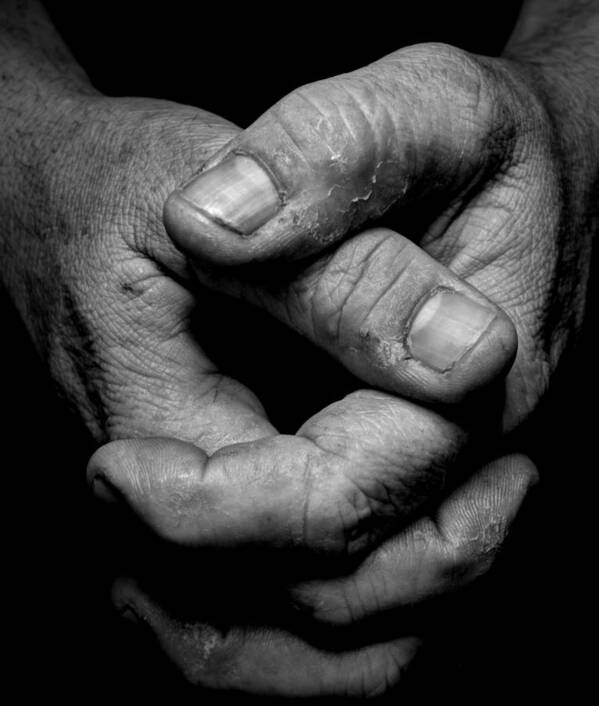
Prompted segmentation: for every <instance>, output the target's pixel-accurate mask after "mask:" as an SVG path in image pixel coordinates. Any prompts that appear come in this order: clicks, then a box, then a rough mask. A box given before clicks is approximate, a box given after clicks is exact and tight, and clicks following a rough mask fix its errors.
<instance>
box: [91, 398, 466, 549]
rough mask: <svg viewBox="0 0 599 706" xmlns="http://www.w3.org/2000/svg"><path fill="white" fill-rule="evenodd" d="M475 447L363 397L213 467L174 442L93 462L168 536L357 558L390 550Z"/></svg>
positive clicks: (399, 403) (144, 443)
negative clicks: (394, 537)
mask: <svg viewBox="0 0 599 706" xmlns="http://www.w3.org/2000/svg"><path fill="white" fill-rule="evenodd" d="M466 442H467V435H466V433H465V432H464V431H463V430H462V429H461V428H460V427H459V426H458V425H457V424H454V423H452V422H450V421H448V420H446V419H445V418H443V417H441V416H440V415H438V414H436V413H434V412H431V411H428V410H425V409H423V408H421V407H419V406H416V405H414V404H411V403H409V402H407V401H404V400H400V399H397V398H395V397H392V396H390V395H386V394H383V393H377V392H358V393H353V394H352V395H349V396H348V397H346V398H344V399H343V400H341V401H339V402H337V403H335V404H333V405H330V406H329V407H327V408H326V409H324V410H323V411H322V412H320V413H319V414H318V415H316V416H315V417H313V418H312V419H310V420H308V422H307V423H306V424H304V425H303V427H302V428H301V429H300V430H299V432H298V434H297V435H296V436H274V437H270V438H264V439H260V440H258V441H254V442H249V443H240V444H234V445H231V446H228V447H225V448H223V449H220V450H219V451H217V452H216V453H214V454H213V455H212V456H210V457H208V456H207V455H206V454H205V453H204V452H203V451H201V450H200V449H199V448H197V447H195V446H193V445H191V444H187V443H184V442H180V441H177V440H173V439H138V440H121V441H117V442H113V443H111V444H108V445H106V446H104V447H102V448H101V449H100V450H99V451H98V452H96V454H95V455H94V456H93V457H92V459H91V461H90V463H89V466H88V477H89V478H90V481H91V482H92V483H93V484H94V487H95V489H96V492H98V494H99V495H101V494H102V492H101V491H102V488H103V487H104V486H105V485H106V484H107V485H108V486H109V487H110V488H112V489H113V491H114V492H116V493H118V494H119V495H120V496H121V497H122V499H123V500H125V501H126V503H128V505H129V506H130V507H131V509H132V510H133V511H134V512H135V513H136V514H137V515H138V516H140V517H141V518H142V519H143V520H144V521H145V522H146V523H147V524H148V525H149V526H150V527H151V528H152V529H153V530H154V531H155V532H156V533H158V535H160V536H162V537H163V538H165V539H167V540H169V541H172V542H176V543H179V544H184V545H189V546H201V547H232V546H239V545H241V546H243V545H247V544H249V545H251V544H256V545H266V546H269V547H274V548H276V547H295V548H302V549H304V550H306V549H307V550H310V551H313V552H319V553H323V552H324V553H327V554H339V555H342V556H346V555H348V554H354V553H357V552H361V551H363V550H365V549H367V548H370V547H372V546H374V545H375V544H376V543H378V542H379V541H380V539H381V537H383V536H385V535H386V534H388V533H389V532H390V531H391V530H392V528H393V527H396V526H397V525H398V523H401V522H405V521H406V519H407V518H408V517H410V516H412V515H413V514H414V513H415V512H416V511H417V510H418V508H420V507H421V506H422V505H423V504H424V503H426V502H429V501H430V499H431V496H433V497H434V495H435V493H437V492H439V491H440V489H441V488H442V487H443V485H444V483H445V481H446V475H447V473H448V472H449V470H450V469H453V468H454V467H455V464H456V460H457V458H458V457H459V454H460V452H461V451H462V450H463V449H464V446H465V444H466Z"/></svg>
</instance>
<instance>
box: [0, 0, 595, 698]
mask: <svg viewBox="0 0 599 706" xmlns="http://www.w3.org/2000/svg"><path fill="white" fill-rule="evenodd" d="M48 5H49V7H50V9H51V10H52V14H53V17H54V18H55V20H56V21H57V24H58V26H59V28H60V30H61V32H62V33H63V35H64V36H65V38H66V39H67V42H68V44H69V46H70V47H71V48H72V50H73V52H74V53H75V55H76V57H77V58H78V59H79V61H80V62H81V63H82V64H83V66H84V67H85V68H86V69H87V71H88V73H89V75H90V77H91V79H92V81H93V83H94V84H95V85H96V86H97V87H98V88H99V89H100V90H102V91H104V92H106V93H108V94H111V95H151V96H156V97H162V98H169V99H172V100H176V101H180V102H185V103H189V104H194V105H199V106H201V107H203V108H206V109H208V110H212V111H213V112H215V113H218V114H220V115H223V116H225V117H227V118H229V119H230V120H232V121H234V122H237V123H238V124H240V125H242V126H243V125H246V124H248V123H249V122H250V121H251V120H252V119H253V118H255V117H257V116H258V115H259V114H260V113H261V112H262V111H263V110H264V109H266V108H267V107H268V106H269V105H270V104H271V103H272V102H273V101H274V100H276V99H277V98H279V97H281V96H282V95H284V94H285V93H286V92H288V91H289V90H291V89H292V88H294V87H295V86H297V85H300V84H302V83H305V82H307V81H310V80H313V79H316V78H322V77H326V76H328V75H332V74H335V73H339V72H342V71H347V70H351V69H353V68H357V67H358V66H360V65H361V64H363V63H365V62H367V61H371V60H374V59H376V58H377V57H379V56H381V55H384V54H385V53H388V52H390V51H393V50H394V49H396V48H398V47H400V46H402V45H404V44H408V43H413V42H416V41H429V40H432V41H445V42H449V43H453V44H457V45H459V46H462V47H464V48H467V49H470V50H472V51H476V52H481V53H487V54H493V53H497V52H499V51H500V49H501V46H502V44H503V42H504V41H505V39H506V37H507V35H508V32H509V27H510V25H511V23H512V21H513V18H514V16H515V13H516V10H517V6H518V3H517V2H503V3H480V2H479V3H471V4H468V3H459V2H456V3H447V2H446V3H433V2H419V3H407V2H405V3H396V4H393V5H391V4H389V3H384V4H383V3H372V2H371V3H368V4H366V5H363V6H356V7H354V8H353V9H351V10H350V9H349V5H348V6H345V7H341V8H340V9H339V10H338V12H337V13H332V12H330V14H328V15H326V16H325V15H324V14H323V7H322V6H323V4H322V3H321V7H319V6H314V7H312V6H308V5H299V4H296V5H280V6H275V7H273V8H271V9H269V10H268V11H265V10H260V11H258V10H257V9H256V8H253V7H252V6H249V5H248V6H244V8H242V9H239V8H233V7H228V6H227V7H225V6H224V4H223V6H219V7H215V6H213V5H211V6H210V7H204V6H201V5H200V3H193V4H192V3H183V2H170V3H165V4H164V6H163V7H162V9H161V10H160V11H159V10H152V9H150V7H143V6H141V5H135V4H133V3H126V2H124V1H123V2H113V1H108V2H106V1H105V2H102V3H99V2H97V3H96V2H89V3H78V4H77V5H76V6H75V4H73V6H71V7H69V8H68V10H67V9H65V6H66V4H65V3H59V2H54V3H49V4H48ZM195 6H197V9H193V10H192V9H190V8H191V7H195ZM471 27H475V28H477V29H476V31H472V29H471ZM473 36H474V39H472V37H473ZM592 300H593V297H591V301H592ZM593 306H594V305H593ZM593 306H591V311H590V312H589V316H588V318H587V321H588V330H587V332H586V333H585V338H584V340H583V345H582V346H581V349H580V351H579V352H578V353H577V355H576V358H575V359H574V360H573V361H570V363H571V367H570V370H569V372H568V374H567V375H565V376H564V378H563V379H562V380H560V381H559V384H558V385H556V390H555V392H554V394H553V395H552V397H551V398H550V399H549V400H547V403H546V408H545V409H544V410H543V411H542V413H541V415H540V417H539V419H538V423H537V425H536V426H535V428H534V429H530V430H528V433H529V438H530V439H532V442H531V448H532V452H533V456H534V458H535V461H536V462H537V463H538V465H539V467H540V469H541V473H542V479H543V482H542V484H541V486H540V487H539V489H538V490H537V491H536V493H535V497H534V499H533V500H532V501H531V503H530V506H529V511H528V513H527V514H526V517H525V518H524V520H522V521H521V522H520V524H519V526H518V527H517V528H516V530H515V532H514V534H513V535H512V537H511V540H510V541H509V543H508V546H507V548H506V550H505V551H504V553H503V554H502V556H501V557H500V560H499V562H498V565H497V567H496V569H495V571H494V573H493V574H492V577H491V580H488V581H484V582H483V584H482V585H481V586H480V587H479V589H478V591H476V592H468V593H467V594H465V595H464V596H462V597H461V598H460V599H458V600H456V601H455V602H452V603H451V605H450V606H449V607H448V610H446V611H444V612H443V614H440V615H438V616H437V615H435V619H434V625H433V626H430V625H429V626H428V627H429V629H430V628H431V627H434V628H435V629H434V630H433V632H434V633H435V639H433V640H431V643H430V647H429V648H428V650H427V651H426V653H425V655H424V658H423V659H422V660H421V662H420V663H419V665H417V667H416V669H415V670H414V673H413V675H412V676H411V677H410V678H409V679H408V680H406V682H407V683H406V685H405V688H404V689H405V691H404V693H401V694H400V696H398V697H397V703H412V702H414V703H415V702H420V703H429V702H431V703H432V702H433V700H437V699H439V698H444V699H456V700H457V699H459V700H460V701H462V702H470V701H472V702H474V701H476V702H477V703H478V702H483V703H485V702H493V701H495V700H500V699H501V700H505V699H507V698H510V699H511V698H520V699H521V698H530V699H540V698H549V697H550V696H551V697H554V698H556V697H557V698H568V699H569V700H570V702H572V703H578V702H579V701H582V699H583V697H582V694H583V693H584V689H585V688H588V686H589V678H590V675H591V674H592V672H591V669H592V666H593V661H594V660H593V651H594V635H595V633H594V630H593V629H592V627H591V615H592V610H591V608H592V600H591V599H592V594H593V593H594V591H593V588H594V582H593V579H592V576H593V575H594V572H593V569H594V557H595V556H596V552H595V551H594V548H595V547H594V538H595V537H596V534H595V531H594V530H595V527H594V507H595V503H596V500H595V487H596V483H595V479H594V474H595V472H596V468H597V464H596V462H595V459H594V453H592V452H593V451H594V448H595V445H594V444H595V438H594V432H595V404H596V397H595V395H596V392H597V386H596V382H597V376H596V373H595V371H594V369H593V367H592V365H591V363H592V360H593V354H592V350H591V342H592V322H593V321H594V320H595V319H594V317H595V315H596V311H595V310H594V309H593ZM0 313H1V314H2V323H3V331H4V334H3V337H2V340H3V345H2V346H1V349H0V350H1V352H0V363H1V365H0V370H1V371H2V374H3V376H4V385H3V391H4V395H3V405H2V408H3V417H4V424H3V427H2V428H3V431H4V440H3V441H4V444H3V446H4V453H3V461H2V465H3V469H4V473H3V474H2V479H3V480H4V481H5V482H6V483H7V487H5V488H4V492H3V498H4V503H3V507H4V516H5V518H6V520H7V522H6V529H5V532H6V536H5V542H4V546H5V552H6V554H5V560H4V571H3V576H4V582H5V584H6V586H7V588H8V598H7V599H5V603H4V609H5V613H6V617H5V621H4V627H5V630H4V631H3V636H4V643H5V649H7V650H8V652H9V654H10V656H11V657H10V661H9V664H10V669H9V678H10V679H11V680H13V679H14V680H15V682H16V684H17V686H18V689H19V692H18V693H19V694H20V699H19V700H22V701H25V700H27V699H28V698H35V699H38V698H39V699H41V698H50V697H59V698H62V699H63V700H66V701H67V702H70V701H71V700H72V701H87V700H88V699H95V698H110V699H113V700H115V701H116V702H117V703H119V702H121V700H123V701H124V700H125V699H126V698H129V697H135V698H150V697H154V698H156V697H164V696H168V697H169V698H170V699H171V701H172V702H173V703H179V702H187V701H186V700H187V698H189V699H190V701H191V700H193V701H194V702H198V701H199V702H201V703H202V702H204V701H205V699H206V698H207V697H206V696H205V695H202V694H200V693H198V692H197V691H196V692H190V691H189V690H188V689H186V688H185V687H183V686H182V685H181V684H180V682H179V681H178V679H177V677H176V676H175V675H174V674H173V673H172V672H171V671H170V669H169V668H164V667H161V666H160V660H159V659H157V657H156V655H155V654H154V652H153V650H152V649H150V648H146V647H144V643H143V642H142V641H140V640H139V639H138V635H137V632H136V630H134V629H133V628H131V627H129V626H125V627H121V626H120V624H119V623H118V621H117V620H116V618H115V616H114V615H113V613H112V611H111V609H110V608H109V601H108V587H109V576H110V571H109V568H110V554H111V549H110V544H109V541H108V539H107V534H106V532H105V530H104V527H103V525H102V518H101V517H99V516H98V515H97V514H96V510H95V509H94V506H93V504H92V503H91V502H90V499H89V498H88V495H87V491H86V486H85V481H84V469H85V463H86V461H87V457H88V456H89V453H90V452H91V451H92V450H93V447H92V446H91V444H90V442H89V441H88V440H87V439H86V437H85V435H84V434H83V433H82V432H81V430H80V429H79V428H78V426H77V424H76V423H75V422H74V421H73V420H72V419H70V418H69V417H68V416H67V414H66V412H65V411H64V409H63V408H62V407H61V405H60V404H59V403H58V401H57V399H56V397H55V395H54V392H53V390H52V388H51V385H50V383H49V381H48V379H47V377H46V375H45V373H44V369H43V365H42V364H41V363H40V361H39V360H38V359H37V357H36V355H35V353H34V352H33V350H32V349H31V347H30V345H29V343H28V341H27V338H26V335H25V333H24V331H23V330H22V327H21V324H20V322H19V321H18V319H17V317H16V314H15V313H14V312H13V310H12V308H11V306H10V303H9V302H8V301H6V299H5V298H3V299H2V302H1V307H0ZM243 326H245V328H243ZM253 326H255V327H256V328H252V327H253ZM277 331H278V329H276V331H275V332H274V333H272V334H270V333H269V329H268V328H267V327H266V324H264V323H261V322H260V321H258V322H250V323H248V322H246V323H245V324H243V325H241V328H240V329H239V330H237V331H236V332H235V335H233V334H231V336H232V338H233V339H235V340H237V342H238V343H239V341H243V338H244V336H246V335H247V336H252V338H256V337H260V336H266V338H265V339H263V340H265V345H264V346H263V348H262V349H261V351H262V353H261V355H263V357H264V360H265V361H266V363H265V364H264V365H263V369H265V370H268V369H271V370H273V369H276V366H274V368H273V367H272V366H271V363H272V362H273V361H275V360H276V359H277V358H278V359H279V360H280V357H279V351H280V350H285V351H286V354H287V355H290V353H289V351H291V350H296V358H295V360H293V358H291V359H288V361H287V362H288V365H289V367H290V369H292V370H294V371H295V372H294V381H295V382H294V383H293V385H291V386H290V387H287V388H285V397H283V398H282V397H281V395H280V388H281V386H280V385H279V384H278V378H277V376H276V374H274V377H273V378H272V380H267V381H266V382H264V381H262V387H263V394H264V395H265V396H266V398H267V401H269V402H270V404H271V407H272V408H273V409H275V410H276V409H278V412H279V414H280V415H281V417H282V419H283V420H284V423H287V424H289V425H293V423H294V422H295V421H296V418H301V415H302V414H303V413H304V412H305V411H306V410H309V409H311V407H312V406H317V404H319V403H320V402H321V401H322V400H321V398H324V399H326V398H327V396H328V397H334V396H335V394H336V393H337V392H338V390H339V389H341V388H342V387H343V385H344V384H345V382H346V381H345V380H343V379H342V378H341V379H342V382H340V383H339V387H335V384H333V383H331V382H330V380H331V379H333V378H334V376H333V377H331V378H329V383H330V387H329V389H327V390H325V391H324V392H323V391H322V390H321V389H320V388H319V384H320V382H321V380H322V378H321V377H320V375H319V373H318V372H317V370H316V369H317V366H319V365H321V364H322V365H323V366H324V368H323V369H326V370H327V371H328V370H329V368H330V367H331V366H330V364H328V363H324V362H322V360H321V358H319V357H318V356H314V358H312V357H310V356H307V357H306V356H303V357H300V354H299V353H297V350H298V349H295V348H294V343H295V342H293V343H292V344H289V340H288V338H287V339H286V338H285V335H283V334H282V341H281V342H280V346H281V348H280V349H279V348H277V349H276V351H277V352H276V354H273V353H272V352H270V353H269V349H271V350H272V347H273V346H278V345H279V343H275V342H276V341H277V339H276V337H275V334H276V333H277ZM269 356H270V357H269ZM323 377H325V376H323ZM281 379H282V378H281ZM315 381H316V382H315ZM257 384H258V383H257ZM258 386H259V385H258ZM302 395H303V396H304V397H309V399H307V400H306V399H302ZM277 405H278V407H277ZM285 405H287V407H288V409H287V410H286V409H285ZM289 409H293V413H291V412H290V411H289ZM587 637H588V640H586V639H585V638H587ZM5 661H6V659H5ZM585 700H586V699H585Z"/></svg>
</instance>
